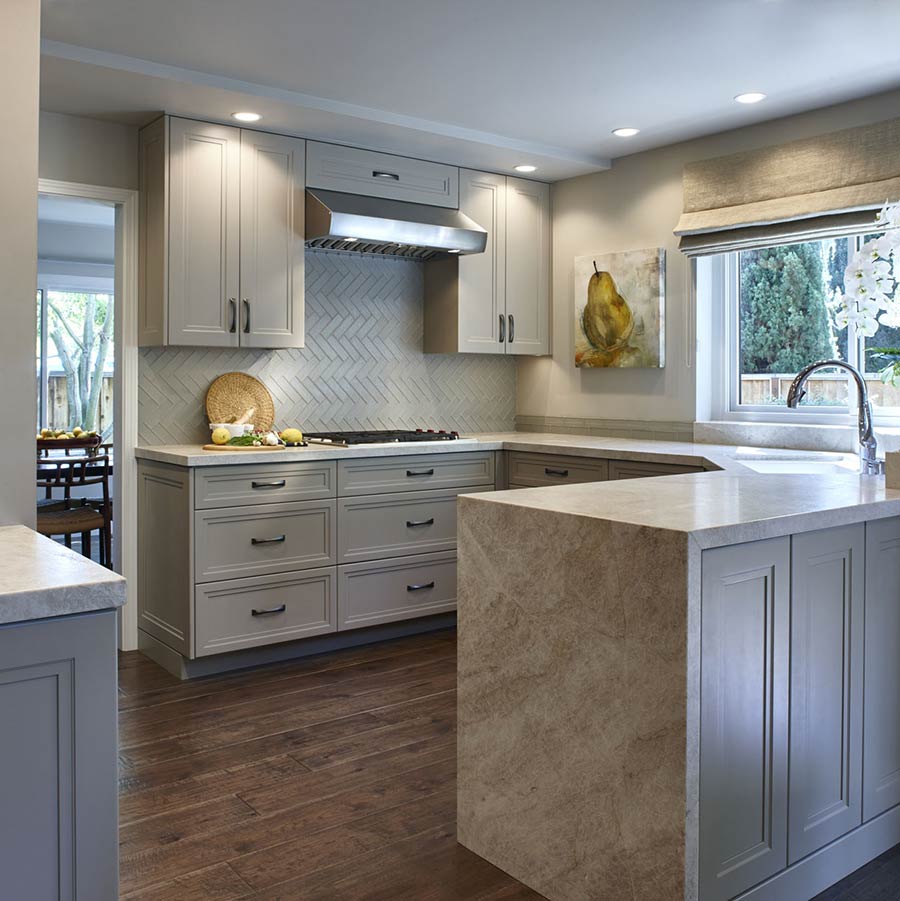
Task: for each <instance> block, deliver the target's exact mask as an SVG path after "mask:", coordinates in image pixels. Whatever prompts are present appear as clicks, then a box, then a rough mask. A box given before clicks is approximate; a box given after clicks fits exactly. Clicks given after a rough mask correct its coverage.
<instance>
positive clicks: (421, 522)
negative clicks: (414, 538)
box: [406, 516, 434, 529]
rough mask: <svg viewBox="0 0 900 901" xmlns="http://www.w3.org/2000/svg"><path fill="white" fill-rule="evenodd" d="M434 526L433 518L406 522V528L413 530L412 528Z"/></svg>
mask: <svg viewBox="0 0 900 901" xmlns="http://www.w3.org/2000/svg"><path fill="white" fill-rule="evenodd" d="M433 525H434V517H433V516H432V517H431V519H418V520H417V519H408V520H406V527H407V528H408V529H411V528H413V527H414V526H433Z"/></svg>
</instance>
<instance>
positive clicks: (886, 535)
mask: <svg viewBox="0 0 900 901" xmlns="http://www.w3.org/2000/svg"><path fill="white" fill-rule="evenodd" d="M898 586H900V518H896V517H895V518H892V519H880V520H877V521H876V522H870V523H867V524H866V629H865V636H866V665H865V670H866V675H865V700H864V708H865V709H864V713H865V715H864V727H863V747H864V749H865V750H864V759H863V774H864V775H863V819H864V820H866V821H868V820H871V819H872V818H873V817H876V816H878V814H880V813H884V811H886V810H887V809H888V808H890V807H894V806H895V805H896V804H900V701H898V694H900V589H898Z"/></svg>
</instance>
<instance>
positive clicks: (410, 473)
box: [406, 469, 434, 476]
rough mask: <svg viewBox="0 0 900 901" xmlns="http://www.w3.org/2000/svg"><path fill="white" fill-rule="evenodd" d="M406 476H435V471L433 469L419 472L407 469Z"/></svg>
mask: <svg viewBox="0 0 900 901" xmlns="http://www.w3.org/2000/svg"><path fill="white" fill-rule="evenodd" d="M406 474H407V475H408V476H433V475H434V470H433V469H419V470H415V469H407V470H406Z"/></svg>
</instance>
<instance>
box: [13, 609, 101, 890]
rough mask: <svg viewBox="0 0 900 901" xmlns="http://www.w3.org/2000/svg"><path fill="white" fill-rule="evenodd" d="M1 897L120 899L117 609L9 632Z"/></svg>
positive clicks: (27, 624)
mask: <svg viewBox="0 0 900 901" xmlns="http://www.w3.org/2000/svg"><path fill="white" fill-rule="evenodd" d="M0 723H2V727H0V728H2V739H0V810H2V815H0V897H2V898H4V899H6V898H8V899H10V901H12V899H15V901H51V899H60V901H62V899H66V901H74V899H82V898H83V899H91V901H115V899H116V898H118V823H117V818H118V817H117V813H118V809H117V798H116V789H117V785H116V763H117V761H116V747H117V741H116V611H115V610H106V611H102V612H100V613H89V614H82V615H80V616H67V617H60V618H58V619H50V620H38V621H36V622H32V623H22V624H16V625H9V626H2V627H0Z"/></svg>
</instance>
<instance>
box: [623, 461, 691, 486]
mask: <svg viewBox="0 0 900 901" xmlns="http://www.w3.org/2000/svg"><path fill="white" fill-rule="evenodd" d="M704 471H705V470H704V469H703V467H702V466H689V465H687V464H681V463H642V462H641V461H639V460H610V461H609V478H610V481H613V480H616V479H646V478H652V477H653V476H677V475H684V474H685V473H690V472H704Z"/></svg>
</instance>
